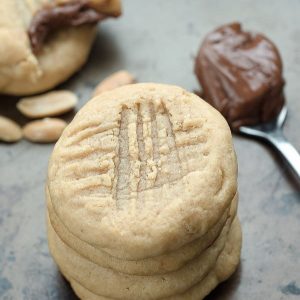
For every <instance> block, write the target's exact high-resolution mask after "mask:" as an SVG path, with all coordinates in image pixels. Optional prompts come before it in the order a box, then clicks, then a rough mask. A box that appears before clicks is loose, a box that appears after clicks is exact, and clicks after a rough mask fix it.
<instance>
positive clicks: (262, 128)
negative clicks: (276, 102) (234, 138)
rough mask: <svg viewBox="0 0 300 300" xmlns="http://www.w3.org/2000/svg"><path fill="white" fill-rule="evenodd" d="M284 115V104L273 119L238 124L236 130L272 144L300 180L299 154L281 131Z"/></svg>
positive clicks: (285, 109)
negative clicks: (250, 124)
mask: <svg viewBox="0 0 300 300" xmlns="http://www.w3.org/2000/svg"><path fill="white" fill-rule="evenodd" d="M286 117H287V107H286V106H285V105H284V106H283V108H282V109H281V111H280V113H279V114H278V116H277V117H276V118H275V119H274V120H272V121H270V122H267V123H263V124H258V125H254V126H240V127H239V129H238V130H239V132H240V133H241V134H243V135H246V136H250V137H253V138H258V139H261V140H264V141H266V142H268V143H269V144H270V145H271V146H273V148H274V149H275V150H277V152H278V153H279V154H280V155H281V156H282V158H283V159H284V160H285V161H286V163H287V164H288V166H289V167H290V169H291V171H292V172H293V173H294V175H295V177H296V179H297V180H298V182H300V155H299V153H298V151H297V150H296V149H295V147H294V146H293V145H292V144H291V143H289V142H288V141H287V140H286V138H285V137H284V135H283V132H282V128H283V125H284V122H285V120H286Z"/></svg>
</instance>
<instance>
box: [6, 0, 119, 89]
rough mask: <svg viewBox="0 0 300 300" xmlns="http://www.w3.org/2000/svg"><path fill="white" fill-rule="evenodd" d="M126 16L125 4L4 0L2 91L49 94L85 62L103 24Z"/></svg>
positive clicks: (110, 0)
mask: <svg viewBox="0 0 300 300" xmlns="http://www.w3.org/2000/svg"><path fill="white" fill-rule="evenodd" d="M120 13H121V8H120V2H119V0H98V1H97V0H72V1H71V0H69V1H62V0H60V1H59V0H57V1H50V0H27V1H25V0H18V1H17V0H3V1H2V2H1V6H0V93H4V94H11V95H26V94H34V93H39V92H42V91H45V90H49V89H51V88H53V87H54V86H56V85H58V84H59V83H61V82H63V81H65V80H66V79H68V78H69V77H70V76H71V75H72V74H74V73H75V72H76V71H78V70H79V69H80V67H82V65H83V64H84V63H85V61H86V59H87V57H88V55H89V52H90V49H91V46H92V43H93V40H94V37H95V33H96V24H97V22H99V21H101V20H103V19H105V18H107V17H117V16H119V15H120Z"/></svg>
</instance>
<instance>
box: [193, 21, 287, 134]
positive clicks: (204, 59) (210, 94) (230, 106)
mask: <svg viewBox="0 0 300 300" xmlns="http://www.w3.org/2000/svg"><path fill="white" fill-rule="evenodd" d="M195 73H196V75H197V77H198V79H199V82H200V84H201V86H202V88H203V96H204V99H205V100H207V101H208V102H209V103H211V104H212V105H213V106H214V107H215V108H216V109H218V110H219V111H220V112H221V113H222V114H223V115H224V117H225V118H226V119H227V121H228V123H229V124H230V126H231V127H232V128H233V129H237V128H238V127H239V126H242V125H255V124H258V123H263V122H267V121H270V120H271V119H273V118H274V117H276V116H277V114H278V113H279V112H280V110H281V108H282V106H283V104H284V95H283V86H284V80H283V78H282V62H281V58H280V55H279V52H278V50H277V48H276V46H275V45H274V44H273V43H272V42H271V41H270V40H269V39H268V38H266V37H265V36H264V35H262V34H258V33H252V32H246V31H243V30H242V27H241V25H240V24H239V23H232V24H229V25H224V26H222V27H219V28H217V29H216V30H215V31H213V32H211V33H209V34H208V35H207V36H206V38H205V39H204V42H203V43H202V45H201V47H200V50H199V53H198V55H197V58H196V62H195Z"/></svg>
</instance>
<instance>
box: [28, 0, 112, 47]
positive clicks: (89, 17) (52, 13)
mask: <svg viewBox="0 0 300 300" xmlns="http://www.w3.org/2000/svg"><path fill="white" fill-rule="evenodd" d="M106 17H107V15H105V14H102V13H100V12H98V11H97V10H95V9H94V8H93V7H92V6H91V4H90V2H89V1H87V0H76V1H70V2H66V3H64V4H61V5H48V6H45V7H43V8H41V9H40V10H38V11H37V12H36V14H35V15H34V16H33V18H32V20H31V23H30V26H29V29H28V34H29V39H30V43H31V47H32V50H33V52H34V53H37V52H39V51H40V50H41V48H42V45H43V43H44V41H45V39H46V38H47V37H48V35H49V34H50V33H51V32H53V31H55V30H57V29H59V28H63V27H66V26H79V25H83V24H95V23H97V22H99V21H100V20H103V19H104V18H106Z"/></svg>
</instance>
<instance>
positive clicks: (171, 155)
mask: <svg viewBox="0 0 300 300" xmlns="http://www.w3.org/2000/svg"><path fill="white" fill-rule="evenodd" d="M46 193H47V208H48V238H49V246H50V250H51V253H52V255H53V257H54V259H55V261H56V263H57V264H58V266H59V268H60V270H61V272H62V273H63V274H64V276H65V277H66V278H67V279H68V280H69V281H70V283H71V285H72V287H73V289H74V291H75V292H76V294H77V295H78V296H79V297H80V298H81V299H86V300H94V299H202V298H204V297H205V296H206V295H207V294H208V293H209V292H210V291H211V290H212V289H214V288H215V287H216V286H217V285H218V283H219V282H221V281H224V280H225V279H227V278H228V277H229V276H230V275H231V274H232V273H233V272H234V271H235V269H236V267H237V265H238V262H239V258H240V249H241V229H240V224H239V221H238V218H237V216H236V210H237V202H238V196H237V163H236V157H235V153H234V149H233V146H232V138H231V133H230V130H229V128H228V125H227V123H226V121H225V120H224V119H223V117H222V116H221V115H220V114H219V113H218V112H217V111H216V110H215V109H214V108H212V107H211V106H210V105H208V104H207V103H206V102H204V101H203V100H201V99H200V98H199V97H197V96H196V95H194V94H191V93H189V92H187V91H185V90H183V89H181V88H179V87H175V86H168V85H160V84H134V85H128V86H124V87H121V88H117V89H115V90H112V91H109V92H104V93H102V94H100V95H99V96H97V97H96V98H94V99H92V100H91V101H90V102H89V103H88V104H86V105H85V106H84V107H83V108H82V109H81V110H80V111H79V112H78V114H77V115H76V117H75V118H74V120H73V121H72V122H71V124H70V125H69V126H68V127H67V128H66V129H65V131H64V133H63V135H62V136H61V138H60V140H59V141H58V142H57V144H56V146H55V149H54V151H53V154H52V157H51V160H50V163H49V172H48V180H47V187H46Z"/></svg>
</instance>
